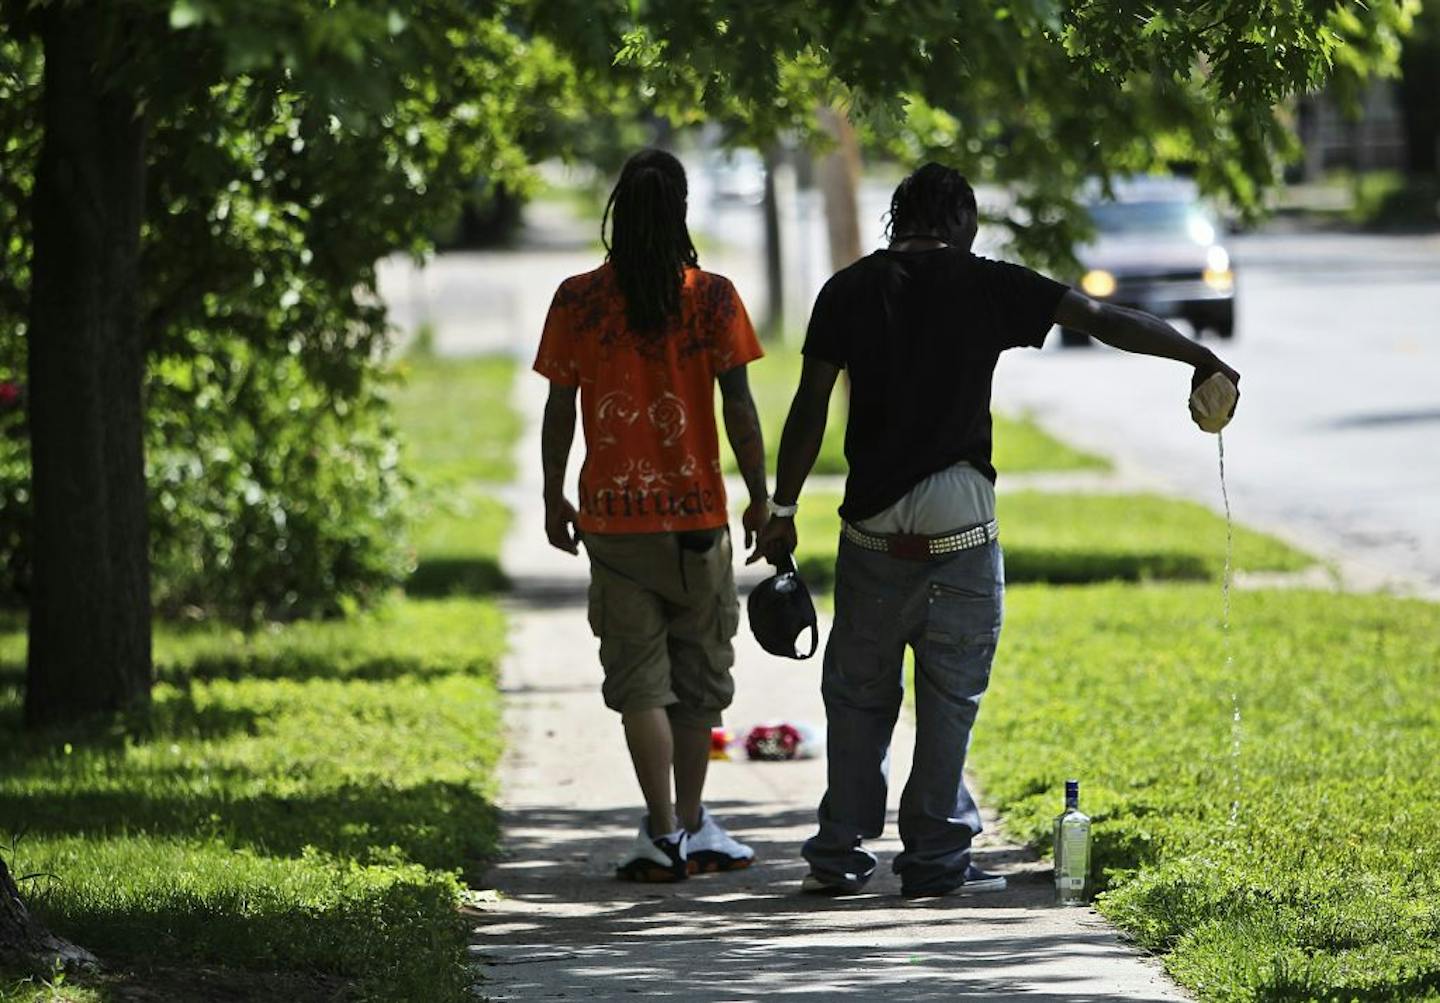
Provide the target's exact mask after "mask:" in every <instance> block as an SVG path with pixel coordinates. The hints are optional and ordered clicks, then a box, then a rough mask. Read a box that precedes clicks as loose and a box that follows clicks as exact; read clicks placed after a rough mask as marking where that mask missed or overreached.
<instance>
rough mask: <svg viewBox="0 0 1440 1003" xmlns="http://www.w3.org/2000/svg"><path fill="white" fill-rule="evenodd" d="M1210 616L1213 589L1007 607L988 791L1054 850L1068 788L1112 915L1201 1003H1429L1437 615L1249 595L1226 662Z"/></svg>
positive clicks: (1056, 597)
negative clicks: (1071, 784)
mask: <svg viewBox="0 0 1440 1003" xmlns="http://www.w3.org/2000/svg"><path fill="white" fill-rule="evenodd" d="M1220 609H1221V601H1220V595H1219V590H1218V589H1217V588H1215V587H1214V586H1213V585H1203V586H1202V585H1166V586H1140V587H1136V586H1122V585H1103V586H1090V587H1079V588H1051V587H1044V586H1030V587H1023V586H1022V587H1019V588H1016V589H1013V590H1012V591H1011V593H1010V596H1009V601H1008V606H1007V623H1006V627H1005V636H1004V639H1003V641H1002V643H1001V653H1000V656H999V659H998V661H997V663H996V668H995V672H994V675H993V680H992V685H991V688H990V692H989V694H988V695H987V697H986V702H985V712H984V713H983V714H982V715H981V716H980V723H979V725H978V726H977V735H976V740H975V743H974V746H973V752H972V759H971V762H972V763H973V764H974V766H975V768H976V770H977V771H978V773H979V775H980V776H981V777H982V779H983V782H984V786H985V790H986V792H987V794H988V795H989V797H990V799H991V800H992V802H993V803H994V804H995V806H996V807H997V808H998V809H999V810H1000V811H1001V813H1002V814H1003V815H1004V817H1005V819H1006V825H1007V827H1008V828H1009V829H1010V830H1011V832H1012V833H1013V834H1015V835H1016V836H1018V837H1020V838H1021V839H1024V840H1028V841H1031V842H1034V843H1036V844H1038V845H1041V846H1048V842H1049V826H1050V820H1051V818H1052V816H1053V815H1054V814H1055V813H1056V812H1057V811H1058V809H1059V806H1060V803H1061V791H1062V786H1063V781H1064V779H1065V778H1066V777H1067V776H1076V777H1079V778H1080V779H1081V781H1082V799H1083V805H1084V807H1085V808H1086V810H1087V811H1088V812H1089V813H1091V814H1092V816H1093V818H1094V824H1095V829H1094V838H1095V860H1096V866H1097V869H1098V871H1099V872H1100V875H1101V876H1102V877H1103V878H1104V880H1105V881H1107V882H1108V884H1109V886H1110V891H1109V892H1108V893H1107V894H1106V895H1105V896H1104V897H1102V899H1101V901H1100V908H1101V910H1102V911H1103V912H1104V913H1105V914H1106V915H1107V916H1109V917H1110V918H1111V919H1113V920H1114V921H1116V922H1117V923H1118V924H1120V925H1121V926H1122V927H1123V928H1124V929H1125V930H1127V931H1128V932H1129V933H1131V934H1132V935H1133V936H1135V937H1136V938H1137V940H1138V941H1139V942H1140V943H1141V944H1142V945H1143V946H1145V947H1146V948H1149V949H1153V950H1157V951H1163V952H1167V953H1166V956H1165V963H1166V965H1167V967H1168V968H1169V970H1170V971H1171V972H1172V973H1173V974H1174V975H1175V976H1176V977H1177V978H1178V979H1179V980H1180V981H1181V982H1182V983H1183V984H1185V985H1186V986H1188V987H1190V988H1191V989H1193V990H1194V991H1195V992H1196V993H1197V994H1198V995H1200V996H1201V997H1202V998H1204V999H1214V1000H1309V999H1316V1000H1346V1001H1348V1000H1352V999H1355V1000H1411V999H1422V998H1425V999H1434V998H1440V840H1437V839H1436V833H1437V832H1440V800H1437V799H1436V798H1435V796H1434V792H1435V790H1436V789H1437V787H1440V703H1437V701H1436V699H1435V694H1436V693H1437V692H1440V606H1436V605H1433V604H1427V603H1421V602H1412V601H1401V600H1395V599H1391V598H1387V597H1383V596H1348V595H1335V594H1328V593H1313V592H1293V591H1291V592H1282V591H1262V592H1239V593H1236V594H1235V596H1234V599H1233V610H1232V625H1233V626H1232V633H1231V636H1230V641H1229V645H1228V647H1227V643H1226V641H1225V638H1224V637H1223V636H1222V634H1221V631H1220V629H1219V626H1218V621H1219V618H1220ZM1227 655H1232V656H1233V664H1229V665H1227ZM1232 693H1234V694H1237V695H1238V700H1239V707H1240V710H1241V730H1240V738H1241V741H1240V754H1239V756H1238V759H1233V758H1232V756H1231V749H1232V739H1233V734H1232V701H1231V694H1232ZM1237 765H1238V780H1239V783H1238V788H1237V786H1236V783H1235V779H1236V776H1237V773H1236V770H1237ZM1237 790H1238V801H1239V811H1238V814H1237V817H1236V821H1235V824H1234V825H1233V826H1232V825H1231V824H1230V821H1229V820H1230V815H1231V804H1232V801H1234V800H1235V798H1236V792H1237Z"/></svg>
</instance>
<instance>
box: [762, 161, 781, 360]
mask: <svg viewBox="0 0 1440 1003" xmlns="http://www.w3.org/2000/svg"><path fill="white" fill-rule="evenodd" d="M779 167H780V151H779V150H778V149H776V147H774V146H771V147H770V148H769V149H767V150H766V151H765V199H764V201H763V202H762V203H761V212H762V213H763V215H764V219H765V294H766V295H765V320H764V322H763V323H762V324H761V325H760V335H761V337H762V338H765V339H767V340H769V339H776V340H778V339H779V338H780V337H781V336H782V335H783V334H784V329H785V261H784V257H783V248H782V247H781V246H780V202H779V199H778V197H777V196H776V192H775V172H776V170H777V169H778V168H779Z"/></svg>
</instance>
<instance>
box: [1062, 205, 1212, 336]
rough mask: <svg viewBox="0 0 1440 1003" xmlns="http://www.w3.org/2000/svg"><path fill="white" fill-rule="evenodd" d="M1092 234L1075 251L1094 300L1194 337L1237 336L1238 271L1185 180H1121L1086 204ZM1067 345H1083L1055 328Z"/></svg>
mask: <svg viewBox="0 0 1440 1003" xmlns="http://www.w3.org/2000/svg"><path fill="white" fill-rule="evenodd" d="M1086 208H1087V209H1089V211H1090V217H1091V219H1092V220H1093V221H1094V223H1095V238H1094V240H1092V241H1091V242H1090V243H1088V244H1086V245H1084V246H1082V247H1080V248H1077V249H1076V257H1078V258H1079V259H1080V264H1081V267H1082V268H1083V273H1082V274H1081V277H1080V281H1079V283H1078V285H1079V287H1080V289H1081V291H1083V292H1084V293H1085V294H1086V295H1088V296H1093V297H1094V298H1095V299H1098V300H1103V301H1105V302H1109V303H1116V304H1118V305H1120V306H1128V307H1135V308H1137V309H1140V310H1145V311H1148V312H1149V313H1153V314H1157V315H1159V316H1161V317H1166V318H1177V317H1178V318H1182V319H1184V320H1185V321H1187V322H1189V324H1190V326H1191V327H1193V328H1194V330H1195V333H1196V335H1197V337H1199V336H1204V335H1206V334H1213V335H1215V336H1217V337H1220V338H1232V337H1234V336H1235V270H1234V267H1233V264H1232V262H1231V260H1230V253H1229V252H1228V251H1227V250H1226V249H1225V247H1224V245H1223V244H1222V243H1221V226H1220V223H1219V221H1218V220H1217V219H1216V217H1215V215H1214V214H1213V213H1212V212H1210V211H1209V209H1207V208H1206V207H1205V205H1204V204H1203V203H1202V202H1201V201H1200V198H1199V195H1198V192H1197V191H1196V189H1195V187H1194V185H1192V184H1190V183H1189V182H1185V181H1178V180H1174V181H1152V182H1138V183H1132V184H1129V185H1122V186H1119V187H1117V189H1116V198H1114V199H1111V200H1099V199H1096V200H1094V201H1092V202H1090V203H1089V204H1088V205H1087V206H1086ZM1060 341H1061V344H1064V345H1086V344H1089V342H1090V338H1089V336H1088V335H1087V334H1085V333H1084V332H1082V331H1075V330H1071V329H1068V328H1061V329H1060Z"/></svg>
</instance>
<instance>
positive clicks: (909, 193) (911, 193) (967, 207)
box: [885, 161, 975, 243]
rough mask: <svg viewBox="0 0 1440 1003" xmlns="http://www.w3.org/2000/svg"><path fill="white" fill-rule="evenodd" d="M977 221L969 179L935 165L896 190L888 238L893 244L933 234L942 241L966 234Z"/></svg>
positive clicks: (932, 164) (891, 204) (907, 180)
mask: <svg viewBox="0 0 1440 1003" xmlns="http://www.w3.org/2000/svg"><path fill="white" fill-rule="evenodd" d="M974 219H975V190H974V189H973V188H971V187H970V182H968V181H966V180H965V175H963V174H961V173H960V172H959V171H957V170H955V169H954V168H952V167H946V166H944V165H943V164H937V163H935V162H934V161H931V162H930V163H928V164H926V165H925V166H924V167H921V168H919V169H918V170H916V171H914V172H913V173H912V174H911V175H910V176H909V177H907V178H906V179H905V180H904V181H902V182H900V184H899V185H898V186H896V188H895V195H894V196H893V197H892V198H891V199H890V219H889V221H888V222H887V223H886V224H885V236H886V237H887V238H889V239H890V240H892V241H893V240H898V239H900V238H902V237H909V236H915V235H918V234H933V235H935V236H937V237H940V238H941V239H942V240H949V241H950V242H951V243H955V242H957V241H956V240H954V239H952V238H955V237H957V236H959V235H960V234H963V233H964V232H965V231H966V230H968V229H969V227H970V226H971V225H972V224H973V221H974Z"/></svg>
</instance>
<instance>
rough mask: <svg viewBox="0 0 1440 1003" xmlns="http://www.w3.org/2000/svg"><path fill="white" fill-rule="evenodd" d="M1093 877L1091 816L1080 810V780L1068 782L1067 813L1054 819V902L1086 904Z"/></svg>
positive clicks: (1066, 789) (1066, 793)
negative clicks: (1091, 874)
mask: <svg viewBox="0 0 1440 1003" xmlns="http://www.w3.org/2000/svg"><path fill="white" fill-rule="evenodd" d="M1089 875H1090V816H1089V815H1086V814H1085V813H1084V812H1082V811H1081V810H1080V781H1078V780H1067V781H1065V811H1064V812H1062V813H1061V814H1060V815H1058V816H1056V818H1055V901H1056V902H1058V903H1060V905H1084V904H1085V901H1086V891H1087V889H1086V887H1085V886H1086V884H1087V883H1088V881H1087V879H1088V878H1089Z"/></svg>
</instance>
